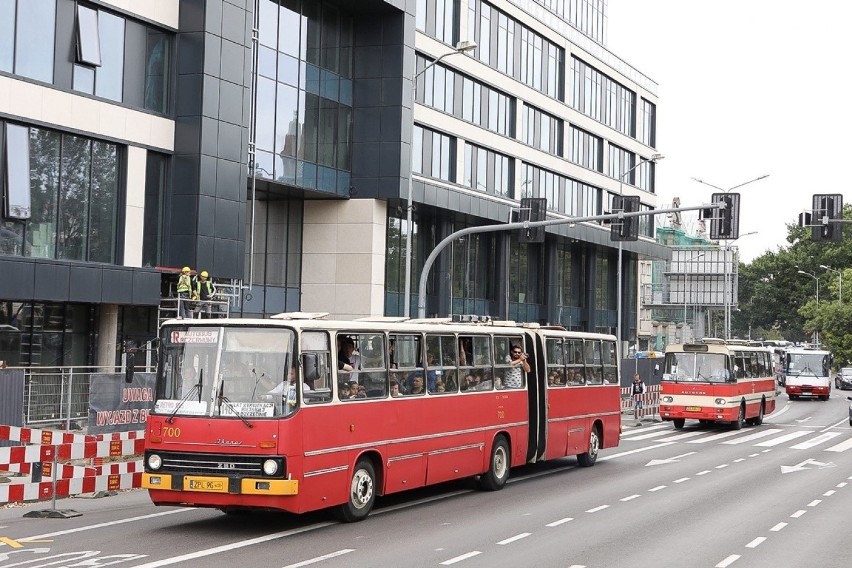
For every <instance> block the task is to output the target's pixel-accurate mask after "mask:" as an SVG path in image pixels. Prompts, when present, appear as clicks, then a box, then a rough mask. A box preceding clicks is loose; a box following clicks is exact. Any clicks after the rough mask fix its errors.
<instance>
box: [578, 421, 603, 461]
mask: <svg viewBox="0 0 852 568" xmlns="http://www.w3.org/2000/svg"><path fill="white" fill-rule="evenodd" d="M600 449H601V433H600V430H598V427H597V426H593V427H592V433H591V434H590V435H589V451H588V452H585V453H583V454H579V455H578V456H577V463H579V464H580V466H581V467H592V466H593V465H595V462H596V461H598V451H600Z"/></svg>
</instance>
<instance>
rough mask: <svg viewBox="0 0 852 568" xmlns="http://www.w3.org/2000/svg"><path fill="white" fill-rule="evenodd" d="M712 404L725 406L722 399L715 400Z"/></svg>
mask: <svg viewBox="0 0 852 568" xmlns="http://www.w3.org/2000/svg"><path fill="white" fill-rule="evenodd" d="M714 402H715V403H716V406H725V399H724V398H717V399H716V400H715V401H714Z"/></svg>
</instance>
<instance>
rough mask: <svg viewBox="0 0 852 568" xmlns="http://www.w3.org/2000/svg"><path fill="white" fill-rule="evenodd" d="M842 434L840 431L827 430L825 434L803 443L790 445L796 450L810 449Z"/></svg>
mask: <svg viewBox="0 0 852 568" xmlns="http://www.w3.org/2000/svg"><path fill="white" fill-rule="evenodd" d="M839 435H840V432H826V433H825V434H820V435H819V436H817V437H816V438H812V439H810V440H808V441H807V442H802V443H801V444H796V445H795V446H790V447H791V448H792V449H794V450H809V449H811V448H813V447H814V446H818V445H820V444H822V443H825V442H828V441H829V440H831V439H832V438H836V437H837V436H839Z"/></svg>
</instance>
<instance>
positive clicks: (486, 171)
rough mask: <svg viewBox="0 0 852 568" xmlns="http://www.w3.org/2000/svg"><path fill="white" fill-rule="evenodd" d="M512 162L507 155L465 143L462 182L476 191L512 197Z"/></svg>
mask: <svg viewBox="0 0 852 568" xmlns="http://www.w3.org/2000/svg"><path fill="white" fill-rule="evenodd" d="M513 163H514V161H513V160H512V159H511V158H510V157H509V156H505V155H503V154H499V153H497V152H494V151H492V150H487V149H486V148H482V147H480V146H474V145H473V144H470V143H465V146H464V169H465V171H464V182H463V184H464V185H465V186H467V187H469V188H471V189H475V190H477V191H482V192H485V193H492V194H494V195H501V196H503V197H512V195H513V194H514V191H513V187H512V185H513V182H514V178H515V176H514V173H513V172H514V169H513V168H512V164H513Z"/></svg>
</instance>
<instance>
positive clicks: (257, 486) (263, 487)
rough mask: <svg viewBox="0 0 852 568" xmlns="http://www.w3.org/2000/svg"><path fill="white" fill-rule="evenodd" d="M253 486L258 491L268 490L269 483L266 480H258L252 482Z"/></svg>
mask: <svg viewBox="0 0 852 568" xmlns="http://www.w3.org/2000/svg"><path fill="white" fill-rule="evenodd" d="M254 488H255V489H257V490H259V491H269V488H270V484H269V482H268V481H258V482H256V483H255V484H254Z"/></svg>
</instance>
